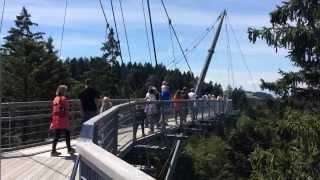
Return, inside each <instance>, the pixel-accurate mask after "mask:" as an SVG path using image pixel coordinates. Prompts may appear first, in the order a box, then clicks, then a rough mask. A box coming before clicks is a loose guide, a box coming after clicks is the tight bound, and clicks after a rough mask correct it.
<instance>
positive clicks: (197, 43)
mask: <svg viewBox="0 0 320 180" xmlns="http://www.w3.org/2000/svg"><path fill="white" fill-rule="evenodd" d="M219 19H220V16H219V17H218V18H217V19H216V21H215V22H214V23H213V24H212V25H211V26H209V27H207V28H206V29H205V31H204V32H202V33H201V34H200V35H199V36H198V37H197V38H196V39H195V40H193V41H192V43H191V45H190V48H187V49H185V53H186V55H187V56H189V55H190V54H191V53H193V52H194V51H195V50H196V49H197V48H198V47H199V46H200V44H201V43H202V42H203V41H204V40H205V38H206V37H207V36H208V35H209V33H210V32H212V31H214V29H215V26H216V25H217V22H218V21H219ZM182 60H183V57H180V58H179V60H178V61H177V62H176V63H177V64H178V63H180V62H181V61H182Z"/></svg>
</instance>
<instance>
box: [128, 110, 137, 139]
mask: <svg viewBox="0 0 320 180" xmlns="http://www.w3.org/2000/svg"><path fill="white" fill-rule="evenodd" d="M129 108H130V111H131V114H132V115H133V116H132V117H133V118H132V142H133V143H135V142H136V141H137V132H138V126H137V118H136V111H135V108H136V107H135V104H130V105H129Z"/></svg>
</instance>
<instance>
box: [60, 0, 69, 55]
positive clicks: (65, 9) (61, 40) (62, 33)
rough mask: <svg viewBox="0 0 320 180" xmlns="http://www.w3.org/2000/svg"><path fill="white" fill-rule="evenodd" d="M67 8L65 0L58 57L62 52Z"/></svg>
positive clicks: (66, 0)
mask: <svg viewBox="0 0 320 180" xmlns="http://www.w3.org/2000/svg"><path fill="white" fill-rule="evenodd" d="M67 10H68V0H65V6H64V15H63V24H62V31H61V39H60V50H59V58H61V54H62V47H63V38H64V30H65V26H66V17H67Z"/></svg>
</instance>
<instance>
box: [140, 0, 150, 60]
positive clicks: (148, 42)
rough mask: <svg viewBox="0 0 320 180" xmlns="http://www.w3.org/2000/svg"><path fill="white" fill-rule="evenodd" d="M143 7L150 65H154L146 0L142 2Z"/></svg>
mask: <svg viewBox="0 0 320 180" xmlns="http://www.w3.org/2000/svg"><path fill="white" fill-rule="evenodd" d="M141 5H142V11H143V18H144V26H145V31H146V36H147V44H148V50H149V60H150V63H151V64H152V58H151V47H150V40H149V30H148V23H147V18H146V11H145V8H144V0H141Z"/></svg>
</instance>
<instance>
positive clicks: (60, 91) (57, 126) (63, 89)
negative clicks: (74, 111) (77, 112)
mask: <svg viewBox="0 0 320 180" xmlns="http://www.w3.org/2000/svg"><path fill="white" fill-rule="evenodd" d="M67 90H68V87H67V86H66V85H60V86H59V87H58V88H57V91H56V97H55V98H54V100H53V103H52V121H51V125H50V129H51V130H53V132H54V139H53V142H52V151H51V155H52V156H59V155H60V154H61V153H59V152H57V150H56V146H57V143H58V141H59V139H60V135H61V133H62V132H64V134H65V138H66V144H67V148H68V153H69V154H73V153H74V152H75V150H74V149H73V148H72V147H71V145H70V130H69V129H70V123H69V101H68V99H67V98H66V93H67Z"/></svg>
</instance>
